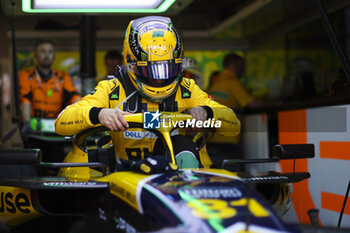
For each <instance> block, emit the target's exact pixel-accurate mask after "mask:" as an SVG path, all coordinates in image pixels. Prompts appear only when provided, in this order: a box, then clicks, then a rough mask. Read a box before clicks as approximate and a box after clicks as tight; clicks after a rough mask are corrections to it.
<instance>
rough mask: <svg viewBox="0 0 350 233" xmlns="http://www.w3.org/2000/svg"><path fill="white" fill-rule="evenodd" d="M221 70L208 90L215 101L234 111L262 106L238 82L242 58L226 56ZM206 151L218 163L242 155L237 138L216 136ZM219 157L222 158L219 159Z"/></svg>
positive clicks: (235, 55) (242, 70) (238, 138)
mask: <svg viewBox="0 0 350 233" xmlns="http://www.w3.org/2000/svg"><path fill="white" fill-rule="evenodd" d="M223 68H224V70H223V71H222V72H220V74H219V75H218V77H216V78H215V81H214V82H213V83H212V85H211V86H210V87H209V90H208V92H209V94H210V95H211V96H212V97H213V98H214V99H215V101H218V102H219V103H221V104H223V105H226V106H228V107H229V108H232V109H234V110H235V109H237V108H245V107H260V106H263V105H264V102H263V101H260V100H256V99H254V97H253V96H252V95H251V94H250V93H249V91H248V90H247V89H246V88H245V86H244V85H243V84H242V82H241V80H240V79H241V77H242V75H243V74H244V72H245V62H244V59H243V57H241V56H239V55H237V54H235V53H229V54H227V55H226V56H225V57H224V60H223ZM240 120H241V119H240ZM207 149H208V153H209V154H210V155H212V154H215V155H216V156H219V157H220V158H216V160H220V161H221V160H223V159H226V156H227V154H230V155H231V157H232V156H234V157H236V158H237V157H241V156H242V155H243V154H242V153H243V152H242V149H241V145H240V137H239V136H232V137H223V136H220V135H216V136H215V137H214V138H213V139H212V140H211V141H210V143H208V144H207ZM221 156H223V157H224V158H221ZM213 159H214V158H213Z"/></svg>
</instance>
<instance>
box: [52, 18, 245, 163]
mask: <svg viewBox="0 0 350 233" xmlns="http://www.w3.org/2000/svg"><path fill="white" fill-rule="evenodd" d="M182 59H183V45H182V41H181V38H180V36H179V34H178V33H177V32H176V30H175V28H174V27H173V24H172V22H171V20H170V19H169V18H167V17H161V16H148V17H142V18H139V19H135V20H133V21H131V22H130V23H129V25H128V28H127V30H126V34H125V40H124V47H123V63H124V64H125V66H122V67H120V68H119V70H118V71H117V73H118V75H117V77H116V78H114V79H111V80H104V81H100V82H99V83H98V85H97V87H96V88H95V90H94V91H93V92H92V93H91V94H88V95H86V96H85V97H83V98H82V99H80V100H79V101H78V102H76V103H75V104H73V105H70V106H68V107H67V108H66V109H65V110H63V111H62V112H61V113H60V115H59V116H58V118H57V119H56V122H55V127H56V132H57V133H58V134H61V135H73V134H76V133H79V132H80V131H82V130H84V129H87V128H92V127H96V126H99V125H101V124H102V125H104V126H106V127H107V128H108V129H110V130H111V132H110V135H111V138H112V141H113V145H114V148H115V152H116V154H117V156H118V157H119V158H122V159H125V160H136V161H138V160H141V159H144V158H146V157H148V156H150V155H152V154H151V153H150V152H153V150H154V148H155V146H154V145H155V143H156V140H157V137H156V136H155V135H154V134H153V133H151V132H148V131H146V130H144V129H132V130H129V129H128V127H129V125H128V123H127V121H126V120H125V118H124V116H125V115H126V114H131V113H139V112H156V111H159V112H162V111H167V112H186V113H188V114H191V115H192V116H193V119H195V120H196V121H205V120H208V119H215V120H220V121H221V127H220V128H217V129H216V133H219V134H223V135H228V136H233V135H237V134H238V133H239V131H240V123H239V121H238V119H237V118H236V115H235V114H234V112H233V111H232V110H231V109H229V108H228V107H226V106H223V105H221V104H219V103H217V102H215V101H214V100H212V98H211V97H210V96H208V94H206V93H205V92H203V91H202V90H201V89H200V88H199V87H198V86H197V85H196V84H195V82H194V81H193V80H190V79H186V78H183V76H182V71H183V67H182ZM174 137H176V136H174ZM183 137H185V136H183ZM191 142H192V141H191ZM173 144H174V151H175V157H176V156H178V154H179V153H181V150H187V151H188V150H190V151H191V149H189V148H191V147H190V146H187V145H188V144H186V143H184V142H183V140H182V139H181V140H178V141H177V142H176V143H174V140H173ZM179 148H181V149H180V152H178V153H177V152H176V151H179ZM191 153H193V156H195V157H196V158H197V159H198V151H195V147H194V149H193V150H192V151H191Z"/></svg>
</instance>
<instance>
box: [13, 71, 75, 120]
mask: <svg viewBox="0 0 350 233" xmlns="http://www.w3.org/2000/svg"><path fill="white" fill-rule="evenodd" d="M18 79H19V88H20V100H21V104H23V103H26V102H28V103H31V106H32V113H31V116H32V117H41V118H56V117H57V116H58V114H59V113H60V112H61V111H62V109H63V108H64V107H65V106H66V105H68V104H72V103H74V102H75V101H77V100H78V99H79V98H80V97H81V96H80V94H79V93H78V92H77V90H76V89H75V87H74V84H73V81H72V79H71V77H70V76H69V75H68V74H67V73H65V72H63V71H59V70H55V69H53V70H52V75H51V77H50V78H49V79H48V80H47V81H45V80H44V79H43V78H42V77H40V74H39V72H38V71H37V70H36V69H35V68H30V69H28V70H22V71H21V72H20V73H19V77H18Z"/></svg>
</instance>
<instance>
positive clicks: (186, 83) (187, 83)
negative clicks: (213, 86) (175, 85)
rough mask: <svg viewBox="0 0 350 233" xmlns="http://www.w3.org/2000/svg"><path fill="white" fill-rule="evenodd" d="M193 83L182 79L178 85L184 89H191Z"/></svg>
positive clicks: (190, 80)
mask: <svg viewBox="0 0 350 233" xmlns="http://www.w3.org/2000/svg"><path fill="white" fill-rule="evenodd" d="M195 84H196V83H195V81H194V80H193V79H188V78H185V77H184V78H182V81H181V83H180V85H181V86H184V87H186V88H187V89H191V88H192V87H193V86H194V85H195Z"/></svg>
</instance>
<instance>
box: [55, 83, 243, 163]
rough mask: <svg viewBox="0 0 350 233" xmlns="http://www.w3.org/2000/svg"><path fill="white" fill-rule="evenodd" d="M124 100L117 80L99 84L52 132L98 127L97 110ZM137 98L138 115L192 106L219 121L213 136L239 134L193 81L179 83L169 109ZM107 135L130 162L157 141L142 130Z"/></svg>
mask: <svg viewBox="0 0 350 233" xmlns="http://www.w3.org/2000/svg"><path fill="white" fill-rule="evenodd" d="M137 94H138V93H137ZM126 97H127V96H126V91H125V89H124V85H122V83H121V82H120V80H119V79H117V78H115V79H112V80H104V81H100V82H99V83H98V85H97V87H96V89H95V90H94V91H93V92H92V93H91V94H88V95H86V96H85V97H83V98H82V99H80V100H79V101H78V102H76V103H75V104H72V105H69V106H68V107H67V108H66V109H65V110H63V111H62V112H61V114H60V115H59V116H58V118H57V119H56V122H55V127H56V132H57V133H58V134H61V135H74V134H77V133H79V132H80V131H82V130H84V129H87V128H92V127H96V126H99V125H100V123H99V122H98V113H99V111H98V109H99V108H116V106H117V105H118V104H119V103H120V102H122V101H123V100H124V99H125V98H126ZM139 99H140V101H141V105H140V106H141V109H139V110H138V112H144V111H157V110H159V111H172V112H182V111H184V110H186V109H190V108H193V107H197V106H206V107H204V108H205V109H206V110H207V112H209V113H208V118H215V119H216V120H220V121H221V128H218V129H216V133H219V134H223V135H227V136H233V135H237V134H238V133H239V131H240V123H239V121H238V119H237V118H236V115H235V114H234V112H233V111H232V110H231V109H229V108H228V107H226V106H223V105H221V104H219V103H217V102H215V101H214V100H212V99H211V98H210V97H209V96H208V94H206V93H205V92H203V91H202V90H201V89H200V88H199V87H198V86H197V85H196V84H195V83H194V81H193V80H189V79H186V78H184V79H183V80H182V82H181V83H180V86H179V88H178V90H177V91H176V93H175V94H174V96H173V101H172V102H173V105H172V109H164V108H163V107H162V105H163V103H156V102H151V101H148V100H146V99H145V98H143V97H141V96H139ZM128 101H129V100H128ZM119 109H120V110H123V111H127V104H126V103H124V104H122V105H120V107H119ZM208 109H209V111H208ZM110 135H111V137H112V141H113V145H114V147H115V151H116V154H117V156H118V157H119V158H123V159H132V160H135V159H141V158H144V156H145V155H147V154H148V153H149V152H152V151H153V147H154V144H155V141H156V139H157V137H156V136H155V134H153V133H151V132H149V131H146V130H144V129H128V130H127V131H124V132H116V131H111V132H110Z"/></svg>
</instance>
